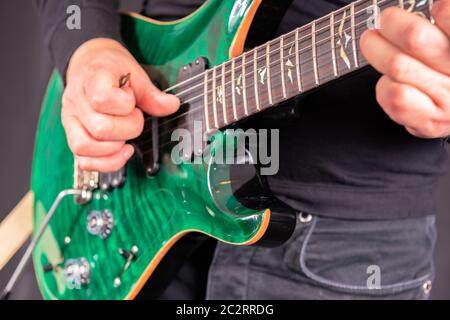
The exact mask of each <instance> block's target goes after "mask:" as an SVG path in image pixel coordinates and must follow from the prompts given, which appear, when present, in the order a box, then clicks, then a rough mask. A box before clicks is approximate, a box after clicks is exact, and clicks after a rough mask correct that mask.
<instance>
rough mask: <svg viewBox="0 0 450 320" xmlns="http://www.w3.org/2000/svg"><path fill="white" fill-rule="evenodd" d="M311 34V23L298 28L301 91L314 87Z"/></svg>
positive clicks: (314, 74) (314, 75)
mask: <svg viewBox="0 0 450 320" xmlns="http://www.w3.org/2000/svg"><path fill="white" fill-rule="evenodd" d="M312 43H313V40H312V36H311V25H309V24H308V25H305V26H303V27H301V28H300V29H299V47H300V53H299V56H300V57H299V60H300V75H301V76H300V78H301V81H302V89H303V91H307V90H309V89H312V88H314V87H316V83H317V81H316V72H315V70H316V67H315V66H314V65H315V59H314V57H313V55H314V50H312V48H313V47H314V46H313V45H312Z"/></svg>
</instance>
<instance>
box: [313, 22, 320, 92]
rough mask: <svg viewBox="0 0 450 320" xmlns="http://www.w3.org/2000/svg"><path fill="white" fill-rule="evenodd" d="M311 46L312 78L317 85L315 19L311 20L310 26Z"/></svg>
mask: <svg viewBox="0 0 450 320" xmlns="http://www.w3.org/2000/svg"><path fill="white" fill-rule="evenodd" d="M311 29H312V30H311V46H312V58H313V66H314V79H315V81H316V85H319V84H320V82H319V69H318V68H317V47H316V21H313V22H312V27H311Z"/></svg>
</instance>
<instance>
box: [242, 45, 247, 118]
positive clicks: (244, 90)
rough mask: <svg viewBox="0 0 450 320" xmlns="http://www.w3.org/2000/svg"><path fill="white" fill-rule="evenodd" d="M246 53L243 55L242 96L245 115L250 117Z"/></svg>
mask: <svg viewBox="0 0 450 320" xmlns="http://www.w3.org/2000/svg"><path fill="white" fill-rule="evenodd" d="M245 64H246V61H245V53H244V54H243V55H242V96H243V97H244V98H243V100H244V113H245V115H246V116H248V105H247V80H246V78H247V76H246V73H245Z"/></svg>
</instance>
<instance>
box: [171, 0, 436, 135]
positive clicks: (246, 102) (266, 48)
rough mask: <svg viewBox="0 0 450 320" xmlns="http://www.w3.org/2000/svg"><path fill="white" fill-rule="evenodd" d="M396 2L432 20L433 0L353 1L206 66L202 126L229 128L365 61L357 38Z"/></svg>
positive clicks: (375, 24)
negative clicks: (229, 57) (242, 52)
mask: <svg viewBox="0 0 450 320" xmlns="http://www.w3.org/2000/svg"><path fill="white" fill-rule="evenodd" d="M394 6H397V7H401V8H403V9H405V10H407V11H410V12H414V13H417V14H419V15H422V16H424V17H426V18H429V19H430V18H431V14H430V12H431V8H432V6H433V1H432V0H360V1H356V2H353V3H351V4H350V5H347V6H345V7H343V8H341V9H339V10H337V11H334V12H331V13H330V14H328V15H326V16H324V17H322V18H320V19H317V20H315V21H313V22H311V23H309V24H307V25H305V26H302V27H300V28H298V29H296V30H294V31H292V32H289V33H287V34H284V35H282V36H280V37H278V38H276V39H274V40H271V41H269V42H267V43H265V44H263V45H261V46H258V47H256V48H254V49H252V50H250V51H247V52H245V53H244V54H242V55H241V56H238V57H236V58H233V59H231V60H230V61H228V62H226V63H224V64H221V65H218V66H216V67H214V68H212V69H210V70H207V71H206V72H205V73H204V74H203V78H202V79H201V80H200V83H198V84H197V85H201V86H202V90H203V94H202V96H201V98H202V100H203V104H204V108H203V110H204V112H203V115H202V118H203V120H204V123H205V127H206V128H205V129H206V131H213V130H215V129H221V128H224V127H227V126H229V125H231V124H233V123H235V122H238V121H240V120H242V119H244V118H247V117H249V116H251V115H254V114H256V113H258V112H261V111H264V110H266V109H268V108H270V107H272V106H275V105H277V104H279V103H281V102H283V101H286V100H288V99H290V98H293V97H295V96H298V95H300V94H302V93H305V92H307V91H309V90H312V89H314V88H317V87H319V86H322V85H324V84H326V83H328V82H330V81H332V80H335V79H338V78H340V77H342V76H345V75H347V74H349V73H351V72H353V71H356V70H358V69H360V68H362V67H364V66H367V64H368V63H367V61H366V60H365V58H364V57H363V56H362V54H361V52H360V49H359V40H360V37H361V35H362V33H363V32H364V31H365V30H367V29H369V28H376V27H377V23H378V17H379V13H380V12H381V11H382V10H384V9H386V8H388V7H394ZM197 82H199V81H197ZM180 98H181V101H182V102H184V101H183V96H181V97H180ZM188 98H189V97H186V99H188Z"/></svg>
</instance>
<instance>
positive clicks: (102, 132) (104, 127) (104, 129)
mask: <svg viewBox="0 0 450 320" xmlns="http://www.w3.org/2000/svg"><path fill="white" fill-rule="evenodd" d="M113 130H114V128H113V125H112V123H111V122H109V121H98V122H97V123H95V124H94V125H93V127H92V128H91V131H90V133H91V134H92V136H93V137H94V138H95V139H97V140H106V139H108V137H109V136H110V135H111V132H112V131H113Z"/></svg>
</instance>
